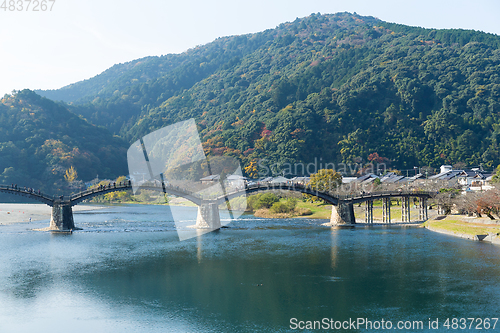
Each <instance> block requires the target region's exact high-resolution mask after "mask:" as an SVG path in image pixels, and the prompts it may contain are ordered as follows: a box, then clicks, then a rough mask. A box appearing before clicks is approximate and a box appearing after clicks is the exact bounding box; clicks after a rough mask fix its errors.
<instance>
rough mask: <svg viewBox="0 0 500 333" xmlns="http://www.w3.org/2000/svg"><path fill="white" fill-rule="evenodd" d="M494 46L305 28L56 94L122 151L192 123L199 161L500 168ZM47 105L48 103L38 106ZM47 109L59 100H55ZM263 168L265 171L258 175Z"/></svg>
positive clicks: (336, 27) (368, 29)
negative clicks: (376, 161) (201, 151)
mask: <svg viewBox="0 0 500 333" xmlns="http://www.w3.org/2000/svg"><path fill="white" fill-rule="evenodd" d="M499 47H500V37H499V36H497V35H493V34H486V33H482V32H476V31H470V30H457V29H453V30H434V29H423V28H418V27H408V26H404V25H399V24H394V23H387V22H383V21H381V20H378V19H376V18H373V17H363V16H359V15H356V14H349V13H337V14H332V15H320V14H313V15H310V16H308V17H306V18H302V19H299V18H298V19H296V20H295V21H293V22H287V23H283V24H280V25H279V26H278V27H276V28H275V29H269V30H266V31H263V32H260V33H256V34H248V35H241V36H231V37H224V38H219V39H217V40H215V41H214V42H212V43H209V44H207V45H202V46H197V47H195V48H193V49H191V50H188V51H186V52H185V53H182V54H180V55H169V56H163V57H149V58H144V59H139V60H136V61H134V62H131V63H129V64H124V65H119V66H115V67H113V68H112V69H110V70H108V71H106V72H104V73H103V74H101V75H99V76H97V77H95V78H93V79H90V80H87V81H84V82H82V83H76V84H74V85H71V86H70V87H72V88H71V89H70V90H71V94H73V95H71V96H70V94H69V93H68V96H67V97H64V93H65V89H66V91H69V90H68V89H69V88H63V89H60V90H58V91H52V92H50V94H58V95H57V96H59V97H58V99H62V100H67V101H71V102H72V104H71V105H70V106H68V108H69V109H70V110H71V111H73V112H75V113H77V114H80V115H82V116H83V117H85V118H86V119H88V120H89V121H90V122H92V123H94V124H96V125H101V126H105V127H107V128H108V129H109V130H110V131H112V132H113V133H115V134H118V135H120V136H121V137H122V138H124V139H125V140H127V141H128V142H133V141H135V140H137V139H138V138H140V137H142V136H144V135H146V134H147V133H149V132H151V131H153V130H155V129H158V128H161V127H163V126H166V125H169V124H172V123H174V122H177V121H180V120H185V119H187V118H191V117H194V118H195V119H196V122H197V124H198V126H199V130H200V134H201V136H202V142H203V144H204V148H205V151H206V152H207V153H209V154H213V155H229V156H234V157H237V158H239V159H240V160H241V161H242V164H243V166H244V167H245V168H246V170H247V174H248V175H255V174H256V171H257V169H256V167H255V166H256V165H258V163H259V161H260V160H261V159H266V162H265V163H267V164H268V165H271V164H274V165H276V164H278V166H277V167H275V168H274V169H275V172H276V173H282V171H283V166H284V165H286V163H290V164H294V163H299V162H300V163H305V164H307V163H311V162H314V159H315V158H316V159H318V160H319V159H321V160H322V161H323V162H324V163H326V162H328V163H341V162H343V163H353V162H359V161H363V162H367V161H368V160H369V156H374V153H377V154H376V155H377V156H378V157H379V158H380V161H385V162H387V163H390V164H391V166H392V167H394V168H400V169H412V168H413V167H414V166H432V167H438V166H439V165H441V164H454V163H457V162H463V163H466V164H467V165H479V164H482V165H483V166H484V167H485V168H494V167H496V165H498V164H500V151H499V146H498V145H499V143H498V140H499V139H498V137H499V136H498V135H499V133H500V117H499V111H500V99H499V98H500V77H499V74H498V73H500V49H499ZM40 93H42V94H47V96H48V95H49V92H40ZM53 96H56V95H53ZM261 163H262V162H261Z"/></svg>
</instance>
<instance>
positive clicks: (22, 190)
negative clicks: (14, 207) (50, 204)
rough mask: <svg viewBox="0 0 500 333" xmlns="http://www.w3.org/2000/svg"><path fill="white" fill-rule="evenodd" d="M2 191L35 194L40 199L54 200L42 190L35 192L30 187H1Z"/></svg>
mask: <svg viewBox="0 0 500 333" xmlns="http://www.w3.org/2000/svg"><path fill="white" fill-rule="evenodd" d="M0 190H9V191H14V192H20V193H23V194H33V195H36V196H39V197H44V198H53V196H52V195H48V194H45V193H43V192H42V191H40V190H35V189H33V188H30V187H24V186H23V187H19V186H13V185H0Z"/></svg>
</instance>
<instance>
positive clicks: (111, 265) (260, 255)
mask: <svg viewBox="0 0 500 333" xmlns="http://www.w3.org/2000/svg"><path fill="white" fill-rule="evenodd" d="M114 209H115V211H114V212H113V211H112V209H110V211H109V212H108V213H109V214H108V215H107V212H100V213H99V214H95V215H92V214H86V215H78V214H76V215H75V219H81V220H79V221H77V222H78V223H80V224H82V225H83V224H85V230H84V231H82V232H76V233H74V234H72V235H50V234H46V233H36V232H30V231H27V230H26V229H27V228H24V229H23V228H21V227H19V226H17V227H15V228H18V229H14V227H12V228H10V229H9V228H2V229H0V262H1V267H2V268H1V269H0V286H1V287H0V288H1V289H0V330H1V331H2V332H18V331H30V330H31V331H40V328H43V329H45V328H53V327H54V325H53V322H54V321H56V320H57V321H58V322H59V316H61V315H63V316H65V317H64V320H62V322H61V325H60V326H58V327H60V328H57V329H59V330H60V331H63V330H71V331H78V330H80V331H90V330H95V329H96V328H97V330H103V329H104V328H105V329H106V330H107V331H109V332H121V331H124V330H127V329H129V330H130V329H133V330H136V331H144V332H174V331H181V332H210V331H213V332H254V331H255V332H262V331H269V332H276V331H288V330H289V329H288V327H289V320H290V318H292V317H296V318H299V319H302V320H315V319H316V320H321V318H323V317H327V318H331V317H334V318H338V319H339V320H345V319H348V318H357V317H367V318H372V319H374V320H376V319H379V318H388V319H393V320H426V319H427V318H429V317H433V318H435V317H442V318H446V317H452V316H455V317H456V316H465V315H468V316H477V317H480V316H482V317H485V316H490V317H491V316H494V315H495V311H497V309H498V306H499V304H498V299H499V297H498V296H500V295H499V287H498V286H499V285H500V284H499V282H500V274H499V273H500V268H499V264H500V261H499V259H498V258H499V254H500V251H499V249H498V248H497V247H495V246H491V245H488V244H481V243H474V242H468V241H464V240H461V239H455V238H450V237H447V236H443V235H438V234H434V233H430V232H429V231H427V230H423V229H399V228H392V227H387V228H369V229H329V228H324V227H321V226H319V222H318V221H312V220H261V219H254V218H251V217H247V218H246V219H244V220H242V221H240V222H239V223H238V224H236V223H233V224H231V225H230V228H227V229H222V230H220V231H219V232H217V233H209V234H204V235H198V236H197V237H196V238H194V239H191V240H188V241H184V242H179V241H178V236H177V234H176V232H175V229H174V225H173V222H172V221H168V220H166V219H165V214H164V213H163V211H162V210H161V209H160V208H155V207H148V208H147V212H141V211H137V208H135V209H134V210H133V211H129V210H128V208H127V207H123V208H114ZM118 219H119V220H118ZM126 230H129V231H131V232H127V231H126ZM13 309H15V311H13ZM26 318H31V319H30V320H26ZM73 326H74V328H73V329H72V327H73ZM57 329H56V330H55V331H57Z"/></svg>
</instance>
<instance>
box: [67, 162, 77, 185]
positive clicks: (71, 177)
mask: <svg viewBox="0 0 500 333" xmlns="http://www.w3.org/2000/svg"><path fill="white" fill-rule="evenodd" d="M77 178H78V173H77V172H76V169H75V168H74V167H73V166H71V167H70V168H69V169H67V170H66V173H65V174H64V179H66V181H67V182H68V183H72V182H74V181H75V180H76V179H77Z"/></svg>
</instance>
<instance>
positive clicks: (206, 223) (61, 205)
mask: <svg viewBox="0 0 500 333" xmlns="http://www.w3.org/2000/svg"><path fill="white" fill-rule="evenodd" d="M141 188H142V189H145V190H150V191H158V192H163V193H167V194H171V195H175V196H177V197H182V198H185V199H187V200H189V201H191V202H193V203H194V204H196V205H197V206H198V216H197V219H196V225H195V226H194V227H195V228H200V229H202V228H211V229H218V228H220V227H221V225H220V217H219V207H220V206H221V205H225V204H226V203H227V201H228V200H231V199H233V198H236V197H238V196H241V195H245V194H251V193H254V192H260V191H275V190H285V191H295V192H300V193H304V194H310V195H313V196H316V197H319V198H321V199H323V200H325V201H326V202H327V203H329V204H331V205H332V214H331V217H330V223H329V224H330V225H350V224H355V223H356V219H355V217H354V208H353V205H354V204H356V203H362V202H364V203H365V223H369V224H370V223H373V201H374V200H382V212H383V214H382V222H383V223H391V199H392V198H396V197H398V198H401V202H402V205H401V207H402V222H410V198H412V197H413V198H419V220H420V221H425V220H427V218H428V214H427V199H429V198H431V197H433V196H434V195H435V193H434V192H425V191H386V192H372V193H362V194H359V195H350V196H342V195H338V194H335V193H333V192H330V191H317V190H315V189H312V188H311V187H309V186H305V185H301V184H295V183H267V182H261V183H256V184H252V185H250V186H245V187H241V188H237V189H233V191H231V192H229V193H226V194H225V195H222V196H218V197H217V196H213V197H210V196H207V195H206V194H205V195H203V197H201V196H200V195H199V194H197V193H194V192H190V191H188V190H186V189H184V188H181V187H179V186H172V185H168V184H167V185H164V186H153V185H151V186H147V185H142V186H141ZM126 190H132V184H131V183H130V182H129V181H127V182H124V183H118V184H116V183H114V184H109V185H106V186H100V187H98V188H93V189H89V190H86V191H82V192H79V193H76V194H73V195H71V196H69V197H65V196H60V197H54V196H49V195H46V194H44V193H41V192H39V191H34V190H32V189H29V188H19V187H17V186H6V185H0V192H4V193H9V194H14V195H19V196H23V197H27V198H30V199H33V200H37V201H40V202H43V203H44V204H46V205H49V206H51V207H52V216H51V219H50V226H49V228H48V230H54V231H70V230H77V229H79V228H77V227H76V226H75V223H74V220H73V210H72V207H73V206H75V205H77V204H78V203H80V202H83V201H85V200H89V199H92V198H93V197H96V196H99V195H104V194H107V193H111V192H116V191H126Z"/></svg>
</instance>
